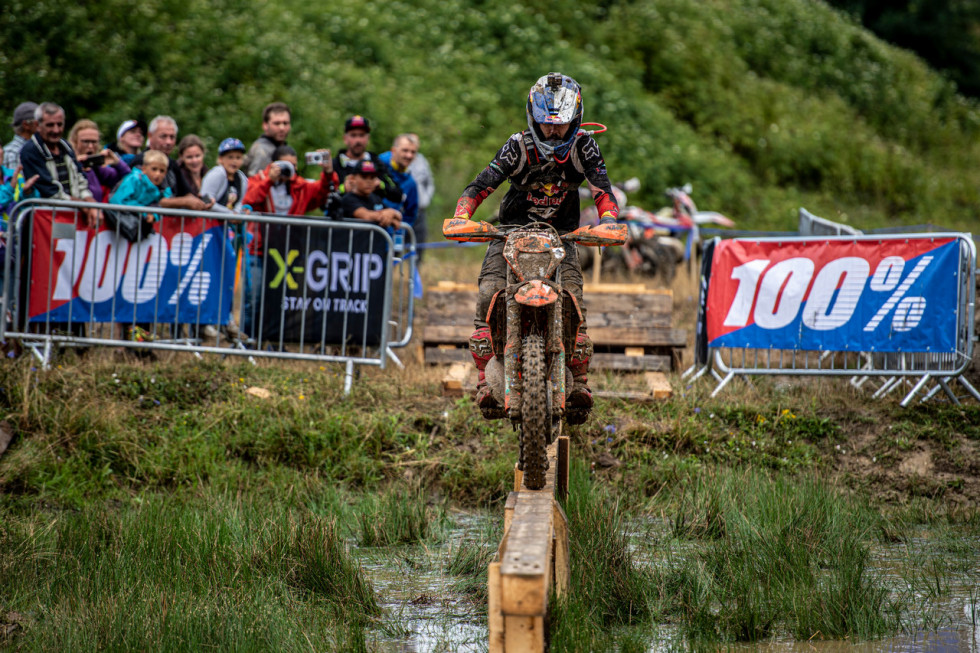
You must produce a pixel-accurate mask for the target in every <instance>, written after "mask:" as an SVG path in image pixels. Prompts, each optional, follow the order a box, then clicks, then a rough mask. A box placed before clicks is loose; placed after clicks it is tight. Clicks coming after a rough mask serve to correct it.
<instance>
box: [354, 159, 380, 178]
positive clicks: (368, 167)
mask: <svg viewBox="0 0 980 653" xmlns="http://www.w3.org/2000/svg"><path fill="white" fill-rule="evenodd" d="M354 174H355V175H375V176H377V174H378V167H377V166H376V165H374V161H372V160H370V159H363V160H361V161H358V162H357V165H356V166H354Z"/></svg>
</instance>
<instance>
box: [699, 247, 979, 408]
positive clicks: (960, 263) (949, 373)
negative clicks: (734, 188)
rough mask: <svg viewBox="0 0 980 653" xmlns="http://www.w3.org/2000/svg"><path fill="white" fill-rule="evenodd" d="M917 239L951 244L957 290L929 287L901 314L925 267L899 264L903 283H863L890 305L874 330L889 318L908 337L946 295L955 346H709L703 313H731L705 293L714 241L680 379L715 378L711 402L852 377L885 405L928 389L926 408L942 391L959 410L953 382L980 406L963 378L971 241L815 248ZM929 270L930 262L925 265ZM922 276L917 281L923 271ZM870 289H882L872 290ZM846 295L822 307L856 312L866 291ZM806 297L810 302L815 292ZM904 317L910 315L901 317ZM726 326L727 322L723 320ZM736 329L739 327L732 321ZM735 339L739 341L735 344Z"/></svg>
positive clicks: (937, 283)
mask: <svg viewBox="0 0 980 653" xmlns="http://www.w3.org/2000/svg"><path fill="white" fill-rule="evenodd" d="M916 238H918V239H920V240H932V241H943V240H946V239H950V240H952V241H954V242H955V243H956V245H955V247H956V254H955V258H956V260H955V261H953V262H951V263H950V265H949V268H950V270H953V269H955V276H956V285H955V288H954V289H952V290H947V287H948V285H949V284H950V283H951V282H952V280H951V279H950V280H943V279H932V280H930V281H929V284H928V286H927V287H926V288H925V291H926V292H925V293H924V295H923V296H922V297H908V300H909V303H908V304H905V308H904V309H903V301H902V300H903V299H904V298H905V296H906V294H909V293H910V288H911V284H912V283H914V282H915V280H916V279H917V278H918V277H915V278H913V277H914V276H915V275H916V270H918V269H919V268H920V267H922V269H923V270H924V269H925V266H922V262H923V261H922V258H923V257H920V259H919V265H917V266H916V267H915V269H913V270H912V271H911V272H909V270H908V266H905V267H904V268H903V267H902V263H901V262H899V263H898V264H897V265H898V268H897V269H899V270H901V269H904V270H905V274H906V275H907V276H905V278H904V281H902V282H901V283H899V281H900V280H901V277H902V274H903V273H902V272H899V273H898V276H894V277H892V280H891V281H885V279H883V278H881V277H877V278H876V277H868V280H867V284H868V286H867V287H868V288H869V290H867V292H868V293H871V292H875V291H877V292H879V293H884V294H883V297H884V298H887V300H886V301H885V302H884V304H882V305H881V307H880V308H879V309H878V311H877V312H876V313H875V317H874V318H873V319H878V322H876V323H875V327H877V326H878V325H880V324H881V321H882V320H886V321H887V320H888V319H889V318H891V319H892V320H893V325H892V326H891V327H890V328H891V329H892V331H894V332H902V331H904V332H908V331H911V330H912V328H911V327H910V325H912V324H913V323H915V324H918V322H917V320H919V319H922V313H923V312H924V311H925V310H926V308H927V306H930V303H929V302H931V301H932V299H933V296H934V294H939V293H940V292H948V293H949V294H950V299H949V309H950V310H951V311H952V312H953V313H955V316H954V317H955V334H953V333H952V332H950V333H949V334H948V337H949V339H950V341H951V343H952V346H951V347H948V348H945V349H944V348H942V347H938V346H937V347H934V349H935V350H936V351H911V350H909V351H888V350H886V349H887V348H886V347H881V350H875V349H874V348H871V349H866V350H855V349H854V348H853V347H850V346H849V345H847V344H845V346H841V347H823V348H819V349H812V348H806V347H805V346H802V345H801V344H794V345H793V346H792V347H787V346H780V345H785V341H779V342H778V343H777V344H775V345H772V346H764V345H763V344H761V342H760V341H761V339H763V338H765V337H766V336H765V335H759V334H760V333H764V332H763V330H761V329H757V330H756V331H755V332H753V333H752V334H751V335H750V336H747V337H746V338H745V340H746V343H745V346H733V345H734V344H735V343H734V340H731V339H730V340H728V341H727V343H723V344H722V345H720V346H715V345H711V344H709V340H708V333H707V331H708V326H707V317H706V316H707V312H708V311H711V310H715V311H722V313H719V315H722V314H724V311H728V310H729V308H728V307H726V306H709V305H708V302H709V300H708V296H709V288H710V286H711V275H712V272H713V270H712V257H713V256H714V253H715V248H716V247H717V246H718V245H719V243H720V242H721V241H719V240H718V239H714V241H712V242H711V243H710V244H709V246H708V248H706V252H705V259H704V262H703V265H702V275H701V298H700V307H701V309H700V311H699V316H698V329H697V332H698V333H697V343H696V347H695V349H696V353H695V359H696V360H695V364H694V365H693V366H692V367H691V368H689V369H688V370H687V371H686V372H685V373H684V375H683V377H684V378H685V379H688V380H690V381H694V380H695V379H698V378H700V377H702V376H706V375H710V376H711V377H713V378H714V379H715V380H716V381H717V385H716V387H715V388H714V390H713V391H712V393H711V396H712V397H714V396H716V395H717V394H718V393H720V392H721V391H722V390H723V389H724V388H725V386H727V385H728V384H729V382H731V381H732V379H734V378H736V377H743V378H747V377H750V376H803V375H809V376H837V377H851V383H852V384H853V385H854V386H855V387H862V386H864V385H865V384H869V385H871V386H872V387H874V388H875V390H874V393H873V396H874V397H876V398H878V397H883V396H885V395H887V394H889V393H890V392H893V391H895V390H896V389H899V388H903V387H907V386H911V390H909V391H908V393H907V394H906V395H905V397H904V399H903V400H902V401H901V405H902V406H907V405H908V404H909V403H910V402H911V401H912V399H913V398H914V397H915V396H916V395H917V394H919V393H920V392H921V391H922V390H923V389H925V388H927V387H928V386H930V384H932V385H931V387H929V389H928V391H927V392H926V394H925V395H924V397H923V399H922V400H923V401H925V400H926V399H929V398H931V397H933V396H935V395H936V394H937V393H939V392H940V391H943V392H944V393H945V394H946V395H947V396H948V397H949V398H950V400H951V401H953V402H954V403H957V404H958V403H959V399H958V398H957V396H956V395H955V394H954V392H953V390H952V388H951V387H950V384H951V382H952V381H954V380H956V381H958V382H959V383H960V384H961V385H962V386H963V388H964V389H965V390H966V391H967V392H968V393H969V394H970V395H972V396H973V397H974V398H975V399H977V400H978V401H980V393H978V392H977V390H976V389H975V388H974V387H973V386H972V385H971V384H970V383H969V382H968V381H967V380H966V379H965V378H963V376H962V374H963V372H964V371H965V370H966V368H967V366H968V365H969V363H970V360H971V356H972V352H973V340H974V323H973V322H974V320H973V318H974V303H975V296H974V295H975V283H976V247H975V245H974V242H973V240H972V239H971V238H970V237H969V236H968V235H966V234H960V233H929V234H902V235H881V236H838V237H829V238H820V239H819V240H820V241H822V242H824V243H832V242H837V243H842V242H843V243H847V242H855V243H857V242H863V243H866V244H871V245H874V244H875V243H878V244H881V245H882V246H885V245H888V244H890V245H891V246H892V247H894V246H895V244H896V243H900V241H905V242H906V243H907V242H908V241H909V240H914V239H916ZM807 240H809V241H815V240H818V239H814V238H809V239H807V238H755V239H746V240H745V242H747V243H750V244H769V245H771V246H775V247H779V246H793V245H794V244H797V245H799V244H800V243H802V242H803V241H807ZM926 266H928V262H926ZM742 267H743V270H742V271H741V272H739V273H738V275H741V279H740V281H739V282H740V283H741V282H742V281H746V280H748V277H746V276H744V272H745V269H744V268H745V266H742ZM714 272H717V270H714ZM886 272H887V274H888V275H891V274H892V273H891V271H888V270H886ZM757 273H761V274H760V275H759V276H764V273H762V269H761V268H760V269H759V270H758V271H757ZM919 274H921V271H920V273H919ZM732 278H733V279H734V278H736V275H733V277H732ZM725 281H726V279H721V280H720V281H719V282H721V283H724V282H725ZM752 282H753V283H755V284H756V286H757V287H758V286H759V285H764V284H760V282H759V280H758V276H757V277H756V278H755V279H753V280H752ZM835 283H840V279H837V281H836V282H835ZM875 283H878V284H879V285H877V286H875V285H874V284H875ZM787 284H788V282H787V281H785V280H784V285H783V286H782V287H781V288H782V289H781V290H779V292H780V293H784V294H783V295H781V296H780V298H779V299H777V300H776V301H785V299H786V295H785V293H786V292H788V291H787V290H786V285H787ZM842 285H843V284H842ZM851 290H852V291H853V292H854V296H853V297H852V298H851V299H847V298H845V295H846V294H847V292H846V289H845V288H843V287H836V288H834V289H832V291H833V293H835V294H834V295H833V298H832V299H829V300H827V301H828V302H836V301H841V299H842V298H845V299H844V301H845V302H846V301H853V302H854V303H855V304H858V303H859V302H860V301H862V299H863V295H862V293H864V292H865V288H864V287H863V286H862V287H858V288H856V289H853V288H852V289H851ZM922 291H923V288H919V289H918V290H917V291H915V292H922ZM801 292H802V291H801ZM810 292H811V296H810V297H811V299H812V293H813V291H812V289H811V291H810ZM953 293H955V300H954V299H953ZM751 301H752V300H750V302H751ZM755 301H756V302H758V301H760V300H759V299H758V296H756V300H755ZM917 302H920V303H917ZM749 305H751V306H755V304H751V303H750V304H749ZM774 306H776V307H777V311H778V304H774ZM919 306H921V310H918V307H919ZM832 307H833V304H828V305H825V307H824V309H825V310H829V311H830V312H831V313H832V312H833V310H832ZM902 310H905V311H907V312H906V313H902V312H901V311H902ZM917 311H918V312H917ZM728 316H729V317H730V316H731V312H729V313H728ZM879 317H880V319H879ZM812 319H813V318H811V321H812ZM848 319H850V318H848ZM727 321H728V318H726V322H727ZM733 321H736V322H737V320H733ZM750 326H754V325H750ZM789 326H790V328H791V329H792V328H797V329H798V331H799V332H800V333H801V334H802V331H803V329H802V327H800V326H798V325H797V324H790V325H789ZM871 326H872V325H871V323H870V322H869V323H868V325H867V326H865V330H869V328H870V327H871ZM800 337H802V336H800ZM845 337H846V336H845ZM737 338H738V336H736V339H737ZM722 340H723V339H715V340H713V341H712V342H714V343H718V342H720V341H722ZM749 340H752V342H748V341H749ZM910 349H911V348H910Z"/></svg>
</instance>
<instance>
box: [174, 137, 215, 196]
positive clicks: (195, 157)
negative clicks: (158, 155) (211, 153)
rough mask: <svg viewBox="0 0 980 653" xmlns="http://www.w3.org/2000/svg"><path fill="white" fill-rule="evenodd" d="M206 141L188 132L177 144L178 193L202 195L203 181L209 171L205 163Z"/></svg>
mask: <svg viewBox="0 0 980 653" xmlns="http://www.w3.org/2000/svg"><path fill="white" fill-rule="evenodd" d="M205 151H206V150H205V147H204V141H202V140H201V137H200V136H198V135H197V134H188V135H187V136H184V137H183V138H182V139H180V143H179V144H178V145H177V167H178V169H179V171H180V172H179V174H178V175H177V194H178V195H188V194H190V195H197V196H198V197H200V196H201V181H202V180H203V178H204V173H205V172H207V171H208V168H207V166H206V165H204V153H205Z"/></svg>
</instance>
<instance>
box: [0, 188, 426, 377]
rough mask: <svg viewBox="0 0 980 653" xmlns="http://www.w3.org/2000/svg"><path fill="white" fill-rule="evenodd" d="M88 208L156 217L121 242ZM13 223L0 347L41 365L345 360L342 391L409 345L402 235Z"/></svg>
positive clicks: (408, 254) (294, 227)
mask: <svg viewBox="0 0 980 653" xmlns="http://www.w3.org/2000/svg"><path fill="white" fill-rule="evenodd" d="M88 208H97V209H100V210H106V209H108V210H112V211H130V212H140V213H150V214H157V215H159V216H162V218H161V219H160V220H159V221H158V222H156V223H155V225H154V229H153V232H152V233H150V234H149V235H148V236H147V237H146V238H144V239H143V240H139V241H137V242H130V241H128V240H126V239H125V238H123V237H122V236H121V235H120V233H119V228H118V226H117V227H116V228H115V230H113V229H110V228H109V227H108V225H107V222H106V221H105V220H103V222H102V224H101V225H100V226H99V227H98V228H96V229H93V228H90V227H89V226H87V224H86V221H85V218H84V215H83V213H82V212H80V211H78V209H88ZM12 215H13V216H14V217H12V219H11V221H10V233H9V234H8V242H7V248H6V254H5V256H4V260H3V272H4V276H3V307H4V311H3V315H4V317H5V319H2V320H0V338H2V339H5V340H18V341H20V342H21V343H22V345H23V346H24V347H25V348H26V349H28V350H30V351H31V352H32V353H33V354H34V355H35V356H36V357H37V358H38V359H39V361H40V362H41V363H42V364H43V365H44V366H47V365H49V363H50V361H51V357H52V354H53V351H54V349H55V348H56V347H117V348H122V349H124V350H135V351H137V352H139V353H141V354H142V355H145V354H143V353H144V352H152V351H154V350H163V351H180V352H192V353H194V354H198V355H200V354H205V353H208V354H219V355H223V356H225V355H232V356H245V357H249V359H250V360H252V361H253V362H254V361H255V359H260V358H268V359H293V360H307V361H320V362H330V363H343V364H345V366H346V377H345V392H347V393H349V392H350V387H351V383H352V379H353V372H354V365H374V366H377V367H380V368H382V369H383V368H384V367H385V366H386V363H387V361H388V360H389V359H390V360H393V361H394V362H396V363H397V364H399V365H400V361H399V360H398V358H397V356H396V355H395V353H394V351H393V350H394V349H396V348H399V347H405V346H406V345H407V344H408V343H409V341H410V340H411V337H412V320H413V318H414V306H415V304H414V299H415V293H414V292H413V290H414V289H415V287H416V285H417V268H416V260H417V258H416V243H415V235H414V232H413V231H412V230H411V228H409V227H405V228H404V229H403V230H401V231H398V232H394V233H389V232H388V231H387V230H386V229H383V228H381V227H379V226H378V225H374V224H370V223H365V222H362V221H356V220H351V221H348V220H339V221H338V220H326V219H322V218H321V219H318V218H309V217H296V216H281V215H269V214H248V215H237V214H225V213H218V212H211V211H203V212H202V211H187V210H179V209H161V208H160V207H133V206H122V205H115V204H93V203H91V202H76V201H59V200H40V199H32V200H26V201H24V202H22V203H20V204H19V205H18V206H17V207H16V209H15V211H14V212H12ZM250 249H251V250H253V252H252V253H249V250H250ZM236 326H237V328H235V327H236Z"/></svg>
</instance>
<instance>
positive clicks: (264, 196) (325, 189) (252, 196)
mask: <svg viewBox="0 0 980 653" xmlns="http://www.w3.org/2000/svg"><path fill="white" fill-rule="evenodd" d="M273 165H275V164H274V163H270V164H269V165H267V166H266V167H265V170H263V171H261V172H260V173H258V174H257V175H253V176H251V177H249V178H248V190H247V191H245V199H244V200H242V203H243V204H248V205H249V206H251V207H252V210H253V211H256V212H258V213H275V207H273V206H272V197H271V196H270V194H269V190H270V189H271V188H272V181H271V180H270V179H269V167H270V166H273ZM338 185H339V179H338V177H337V173H336V172H332V173H330V176H329V177H328V176H327V174H326V172H323V173H321V174H320V178H319V179H317V180H316V181H312V180H310V179H306V178H305V177H300V176H299V175H296V176H294V177H293V178H292V179H291V180H290V182H289V194H290V195H291V196H292V198H293V205H292V206H291V207H289V215H306V213H307V211H309V210H311V209H316V208H319V207H321V206H323V204H324V203H325V202H326V201H327V196H328V195H330V193H331V192H333V191H334V190H335V189H336V188H337V186H338ZM259 227H260V225H259V224H257V223H255V222H250V223H248V229H249V231H250V232H251V233H252V235H253V239H252V244H251V246H250V249H251V251H252V253H253V254H258V253H261V252H262V231H261V229H260V228H259Z"/></svg>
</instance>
